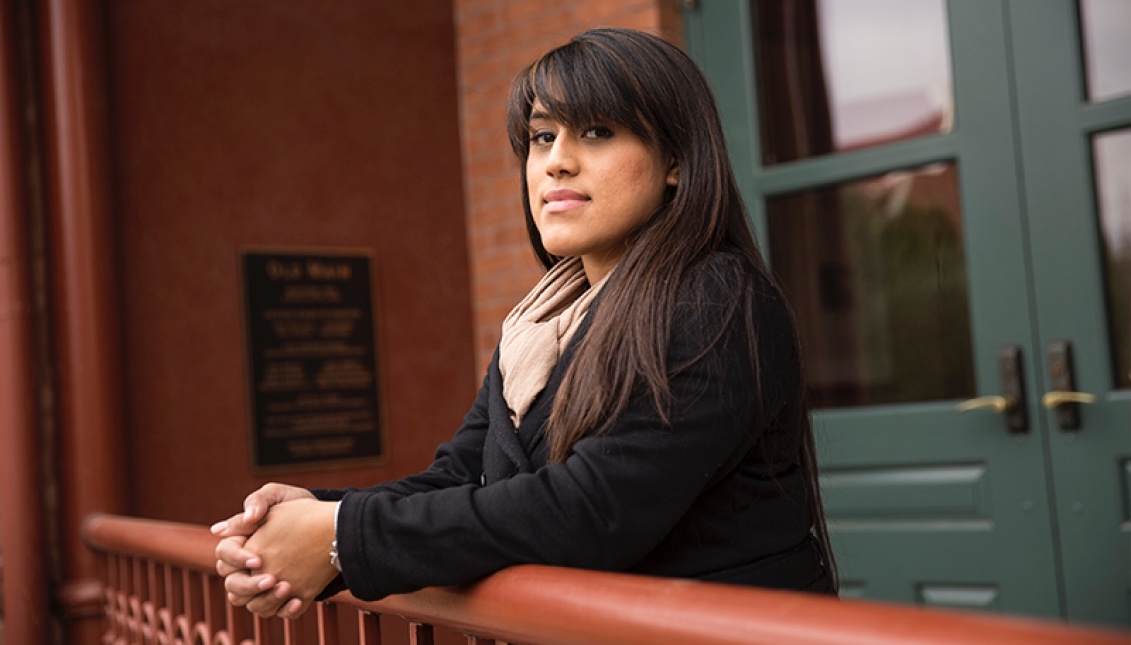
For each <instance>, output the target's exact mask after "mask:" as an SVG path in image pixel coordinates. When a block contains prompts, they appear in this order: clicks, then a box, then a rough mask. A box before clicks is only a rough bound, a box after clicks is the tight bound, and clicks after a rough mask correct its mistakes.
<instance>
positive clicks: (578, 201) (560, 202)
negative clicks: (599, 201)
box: [542, 188, 589, 213]
mask: <svg viewBox="0 0 1131 645" xmlns="http://www.w3.org/2000/svg"><path fill="white" fill-rule="evenodd" d="M542 200H543V201H545V202H546V206H545V207H543V210H544V211H546V212H547V213H561V212H564V211H568V210H570V209H574V208H577V207H579V206H584V205H585V204H588V203H589V198H588V197H586V196H585V195H583V194H581V193H579V192H577V191H575V190H568V189H565V188H558V189H556V190H551V191H550V192H548V193H546V194H545V196H543V197H542Z"/></svg>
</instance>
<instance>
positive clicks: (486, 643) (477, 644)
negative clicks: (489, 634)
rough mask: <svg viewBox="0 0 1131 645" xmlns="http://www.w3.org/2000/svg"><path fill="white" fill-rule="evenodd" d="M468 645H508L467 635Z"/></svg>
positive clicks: (491, 639)
mask: <svg viewBox="0 0 1131 645" xmlns="http://www.w3.org/2000/svg"><path fill="white" fill-rule="evenodd" d="M467 645H507V644H506V643H499V642H497V641H495V639H493V638H483V637H482V636H472V635H471V634H467Z"/></svg>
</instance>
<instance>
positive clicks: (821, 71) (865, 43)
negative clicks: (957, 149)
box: [751, 0, 953, 166]
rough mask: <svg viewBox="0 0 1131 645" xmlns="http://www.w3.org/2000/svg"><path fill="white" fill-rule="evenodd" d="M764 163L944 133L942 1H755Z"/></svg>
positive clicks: (948, 113) (946, 89)
mask: <svg viewBox="0 0 1131 645" xmlns="http://www.w3.org/2000/svg"><path fill="white" fill-rule="evenodd" d="M751 7H752V9H753V23H754V24H753V29H754V42H755V47H756V51H755V58H756V59H757V64H758V74H757V77H758V99H759V104H760V105H759V114H760V116H761V121H762V122H761V133H762V163H763V165H767V166H769V165H773V164H775V163H781V162H784V161H793V160H796V159H805V158H807V157H813V156H817V155H822V154H828V153H831V152H840V151H848V150H855V149H858V148H866V147H871V146H877V145H882V144H885V143H890V142H893V141H898V140H901V139H909V138H914V137H920V136H924V135H928V134H935V133H938V132H948V131H950V129H951V125H952V120H953V119H952V115H953V99H952V93H951V75H950V50H949V45H948V35H947V22H946V7H945V3H944V0H756V1H755V2H752V3H751Z"/></svg>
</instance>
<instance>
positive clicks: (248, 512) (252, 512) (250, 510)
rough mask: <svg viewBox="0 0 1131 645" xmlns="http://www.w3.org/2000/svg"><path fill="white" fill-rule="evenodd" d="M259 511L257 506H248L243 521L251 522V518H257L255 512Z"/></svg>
mask: <svg viewBox="0 0 1131 645" xmlns="http://www.w3.org/2000/svg"><path fill="white" fill-rule="evenodd" d="M258 510H259V509H258V508H257V507H255V506H248V507H247V508H246V509H244V512H243V519H244V520H245V521H248V522H250V521H251V518H252V517H254V516H255V512H256V511H258Z"/></svg>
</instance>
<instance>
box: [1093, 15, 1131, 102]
mask: <svg viewBox="0 0 1131 645" xmlns="http://www.w3.org/2000/svg"><path fill="white" fill-rule="evenodd" d="M1080 27H1081V30H1082V31H1083V32H1084V33H1083V36H1082V39H1083V41H1084V64H1085V65H1086V66H1087V68H1088V100H1090V101H1102V100H1104V99H1109V98H1111V97H1113V96H1119V95H1121V94H1131V2H1128V1H1127V0H1080Z"/></svg>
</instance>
